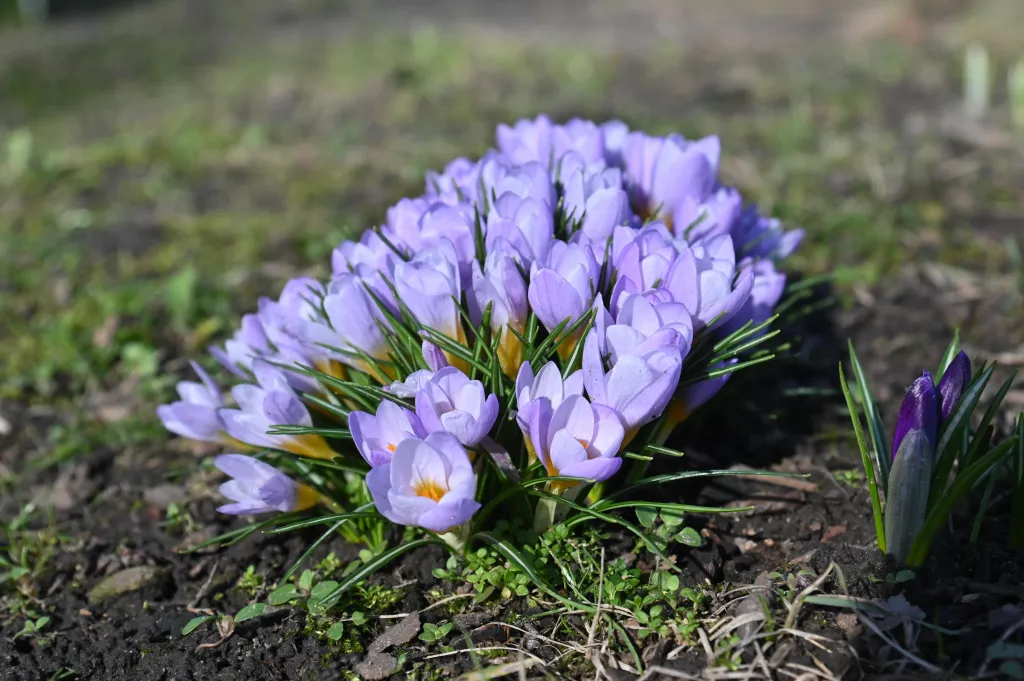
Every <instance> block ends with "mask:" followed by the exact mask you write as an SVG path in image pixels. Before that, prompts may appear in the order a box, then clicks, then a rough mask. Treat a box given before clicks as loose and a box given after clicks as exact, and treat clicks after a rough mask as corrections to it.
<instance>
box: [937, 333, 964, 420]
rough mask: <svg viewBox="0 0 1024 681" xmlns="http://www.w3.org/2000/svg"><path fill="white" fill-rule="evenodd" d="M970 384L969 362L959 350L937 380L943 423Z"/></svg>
mask: <svg viewBox="0 0 1024 681" xmlns="http://www.w3.org/2000/svg"><path fill="white" fill-rule="evenodd" d="M970 382H971V360H970V358H969V357H968V356H967V354H966V353H965V352H964V351H963V350H961V351H960V352H958V353H957V355H956V357H954V358H953V361H952V362H950V363H949V366H948V367H946V371H945V372H943V374H942V378H941V379H940V380H939V400H940V403H941V405H942V406H941V407H940V410H941V415H942V421H943V422H945V421H946V419H948V418H949V416H950V414H952V413H953V409H954V408H955V407H956V403H957V402H959V401H960V396H961V395H963V393H964V388H966V387H967V386H968V385H969V384H970Z"/></svg>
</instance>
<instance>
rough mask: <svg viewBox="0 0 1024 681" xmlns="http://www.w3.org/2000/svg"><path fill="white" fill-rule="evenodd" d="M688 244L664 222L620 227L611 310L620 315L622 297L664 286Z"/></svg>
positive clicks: (614, 246) (615, 247)
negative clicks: (673, 233) (637, 226)
mask: <svg viewBox="0 0 1024 681" xmlns="http://www.w3.org/2000/svg"><path fill="white" fill-rule="evenodd" d="M683 249H688V246H686V245H685V244H684V243H680V242H679V241H678V240H676V239H674V238H673V237H672V235H671V234H670V233H669V231H668V229H667V228H666V227H665V225H664V223H661V222H657V221H655V222H651V223H648V224H647V225H644V227H643V228H642V229H640V230H634V229H630V228H620V229H616V230H615V232H614V235H613V237H612V248H611V261H612V264H613V265H614V266H615V271H616V272H617V273H618V276H617V278H616V280H615V288H614V289H613V290H612V294H611V312H612V314H613V315H618V312H619V304H620V298H622V296H623V295H624V294H627V293H643V292H644V291H648V290H650V289H652V288H654V287H656V286H659V287H660V286H662V285H663V284H664V282H665V279H666V277H667V276H668V274H669V270H670V269H671V267H672V265H673V264H674V263H675V261H676V259H677V258H678V257H679V253H680V251H681V250H683Z"/></svg>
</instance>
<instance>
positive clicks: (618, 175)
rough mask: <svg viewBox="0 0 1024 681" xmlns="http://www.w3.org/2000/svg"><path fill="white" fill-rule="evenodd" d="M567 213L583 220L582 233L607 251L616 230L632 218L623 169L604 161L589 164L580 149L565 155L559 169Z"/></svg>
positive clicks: (578, 219)
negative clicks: (577, 151)
mask: <svg viewBox="0 0 1024 681" xmlns="http://www.w3.org/2000/svg"><path fill="white" fill-rule="evenodd" d="M558 180H559V183H560V184H561V185H562V200H563V203H564V210H565V212H566V214H567V215H569V216H571V217H572V218H573V219H574V220H577V221H579V224H580V231H581V232H582V234H583V235H584V236H585V237H586V238H587V239H588V240H589V241H590V242H591V243H593V244H595V245H596V246H597V248H598V249H599V250H600V251H602V255H603V251H604V243H605V242H606V241H607V239H608V238H609V237H610V236H611V235H612V231H613V230H614V229H615V228H616V227H618V226H620V225H625V224H628V223H629V221H630V218H631V217H632V215H633V214H632V212H631V211H630V209H629V195H628V194H627V193H626V191H625V190H624V189H623V188H622V171H620V170H619V169H618V168H606V167H605V166H604V164H603V163H601V164H591V165H587V164H586V162H585V160H584V158H583V157H582V156H581V155H579V154H577V153H576V152H569V153H567V154H566V155H565V156H563V157H562V159H561V162H560V164H559V169H558Z"/></svg>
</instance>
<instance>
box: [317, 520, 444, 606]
mask: <svg viewBox="0 0 1024 681" xmlns="http://www.w3.org/2000/svg"><path fill="white" fill-rule="evenodd" d="M428 544H440V545H441V546H447V545H446V544H445V543H444V542H442V541H441V540H440V539H435V538H434V537H424V538H422V539H416V540H413V541H411V542H409V543H407V544H399V545H398V546H396V547H394V548H392V549H390V550H388V551H385V552H384V553H382V554H380V555H379V556H376V557H374V558H373V559H372V560H369V561H367V562H366V563H364V564H363V565H361V566H359V567H358V568H356V569H355V570H353V571H352V572H350V573H349V574H348V575H347V576H346V577H345V578H344V579H343V580H342V581H341V582H339V583H338V586H336V587H335V588H334V589H333V590H332V591H331V593H329V594H327V595H325V596H324V598H323V599H322V600H321V601H320V603H321V605H322V606H323V607H324V609H325V610H326V609H329V608H330V607H331V606H333V605H334V604H336V603H337V602H338V600H340V599H341V595H342V594H343V593H345V592H346V591H348V590H349V589H351V588H352V587H353V586H355V585H357V584H361V583H362V582H363V580H364V579H366V578H367V577H369V576H370V575H372V574H373V573H375V572H376V571H377V570H379V569H381V568H382V567H384V566H385V565H387V564H388V563H390V562H391V561H393V560H394V559H395V558H398V557H399V556H401V555H402V554H405V553H408V552H409V551H413V550H415V549H418V548H420V547H421V546H427V545H428Z"/></svg>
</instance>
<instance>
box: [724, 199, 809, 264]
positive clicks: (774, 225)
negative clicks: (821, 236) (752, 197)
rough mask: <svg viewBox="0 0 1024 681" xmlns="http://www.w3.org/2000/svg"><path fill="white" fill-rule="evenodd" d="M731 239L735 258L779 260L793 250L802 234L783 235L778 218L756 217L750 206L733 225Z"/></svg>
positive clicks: (755, 212)
mask: <svg viewBox="0 0 1024 681" xmlns="http://www.w3.org/2000/svg"><path fill="white" fill-rule="evenodd" d="M732 238H733V242H734V243H735V244H736V257H737V258H745V257H754V258H773V259H781V258H786V257H788V256H789V255H790V254H791V253H792V252H793V251H795V250H796V248H797V246H799V245H800V242H801V241H803V238H804V231H803V230H802V229H793V230H790V231H788V232H787V231H785V230H783V229H782V223H781V222H780V221H779V220H778V219H776V218H769V217H765V216H763V215H760V214H759V213H758V212H757V206H750V207H748V208H747V209H746V210H744V211H743V212H742V213H741V214H740V216H739V217H738V219H737V220H736V221H735V222H734V223H733V227H732Z"/></svg>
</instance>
